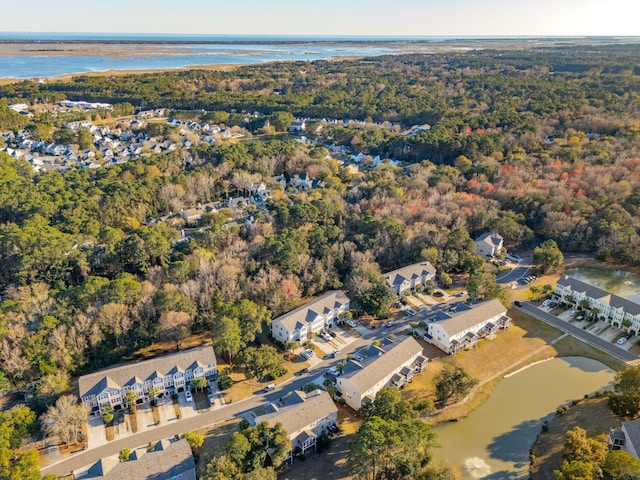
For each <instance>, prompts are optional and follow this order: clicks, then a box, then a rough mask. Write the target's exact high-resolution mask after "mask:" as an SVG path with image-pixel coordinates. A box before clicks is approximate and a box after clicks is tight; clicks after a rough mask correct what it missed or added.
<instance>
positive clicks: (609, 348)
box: [514, 303, 638, 363]
mask: <svg viewBox="0 0 640 480" xmlns="http://www.w3.org/2000/svg"><path fill="white" fill-rule="evenodd" d="M514 308H519V309H520V310H522V311H524V312H526V313H528V314H529V315H531V316H532V317H534V318H537V319H538V320H541V321H543V322H545V323H548V324H549V325H552V326H554V327H556V328H557V329H558V330H562V331H563V332H565V333H568V334H570V335H571V336H573V337H575V338H577V339H578V340H581V341H583V342H584V343H587V344H589V345H591V346H593V347H595V348H597V349H598V350H602V351H603V352H605V353H608V354H609V355H611V356H612V357H615V358H618V359H620V360H622V361H623V362H627V363H636V362H637V361H638V356H637V355H634V354H632V353H629V352H628V351H626V350H625V349H623V348H619V347H618V346H617V345H614V344H612V343H611V342H608V341H606V340H603V339H602V338H600V337H598V336H596V335H593V334H591V333H589V332H587V331H585V330H583V329H582V328H578V327H576V326H575V325H572V324H570V323H568V322H565V321H564V320H560V319H559V318H558V317H556V316H555V315H551V314H550V313H548V312H545V311H544V310H541V309H539V308H538V307H535V306H533V305H531V304H529V303H523V304H522V306H521V307H514Z"/></svg>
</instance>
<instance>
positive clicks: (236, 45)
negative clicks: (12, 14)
mask: <svg viewBox="0 0 640 480" xmlns="http://www.w3.org/2000/svg"><path fill="white" fill-rule="evenodd" d="M448 40H454V37H378V36H358V37H356V36H353V37H345V36H322V37H320V36H265V35H153V34H90V33H16V32H0V78H18V79H20V78H47V77H54V76H58V75H67V74H81V73H87V72H103V71H110V70H160V69H172V68H181V67H191V66H193V67H197V66H202V65H216V64H218V65H221V64H236V65H237V64H252V63H262V62H272V61H282V60H294V61H298V60H310V61H312V60H321V59H329V58H337V57H349V56H376V55H386V54H393V53H409V52H421V51H422V52H424V51H427V50H428V49H429V47H428V46H429V44H431V43H432V42H436V41H437V42H443V41H445V42H446V41H448ZM12 42H17V43H19V46H18V47H17V48H16V47H15V46H11V50H10V51H9V50H8V48H9V46H8V45H7V44H9V43H12ZM20 42H24V43H20ZM29 42H30V43H29ZM48 42H51V43H48ZM64 42H72V43H64ZM74 42H76V43H74ZM79 42H91V43H92V45H91V47H90V50H91V52H90V53H88V54H86V53H77V52H74V50H78V49H80V48H84V49H85V50H86V46H82V45H80V44H79ZM118 42H124V43H118ZM136 42H138V43H136ZM3 44H5V46H3ZM462 49H466V48H462ZM47 50H51V52H47Z"/></svg>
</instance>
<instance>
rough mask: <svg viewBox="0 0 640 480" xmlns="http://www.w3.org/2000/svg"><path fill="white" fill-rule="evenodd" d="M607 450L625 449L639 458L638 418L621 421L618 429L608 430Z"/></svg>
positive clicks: (639, 435)
mask: <svg viewBox="0 0 640 480" xmlns="http://www.w3.org/2000/svg"><path fill="white" fill-rule="evenodd" d="M609 450H625V451H627V452H629V453H630V454H631V455H633V456H634V457H636V458H640V457H639V456H638V453H640V419H637V420H631V421H630V422H622V427H621V428H620V430H616V429H614V428H612V429H611V430H610V431H609Z"/></svg>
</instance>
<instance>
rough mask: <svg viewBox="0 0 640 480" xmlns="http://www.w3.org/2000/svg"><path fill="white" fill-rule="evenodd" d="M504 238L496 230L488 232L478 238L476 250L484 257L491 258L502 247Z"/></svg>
mask: <svg viewBox="0 0 640 480" xmlns="http://www.w3.org/2000/svg"><path fill="white" fill-rule="evenodd" d="M503 243H504V239H503V238H502V236H501V235H499V234H497V233H496V232H486V233H483V234H482V235H480V236H479V237H478V238H476V252H477V253H478V255H480V256H481V257H482V258H491V257H494V256H495V255H496V253H498V252H499V251H500V250H501V249H502V245H503Z"/></svg>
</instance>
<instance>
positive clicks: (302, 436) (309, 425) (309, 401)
mask: <svg viewBox="0 0 640 480" xmlns="http://www.w3.org/2000/svg"><path fill="white" fill-rule="evenodd" d="M247 421H248V422H249V423H250V424H251V425H258V424H259V423H261V422H267V423H268V424H269V425H270V426H272V427H273V426H275V425H276V424H277V423H280V424H281V425H282V428H284V430H285V431H286V432H287V434H288V435H289V440H290V441H291V450H290V451H289V455H288V456H287V458H286V460H290V459H292V458H293V457H292V453H293V452H294V451H295V449H296V448H297V447H299V448H300V450H302V453H304V452H306V451H307V450H309V449H310V448H315V446H316V443H317V438H318V437H319V436H320V435H321V434H322V432H323V431H328V427H330V426H332V425H336V424H337V422H338V408H337V407H336V405H335V403H333V400H331V396H330V395H329V394H328V393H327V392H325V391H324V390H313V391H312V392H309V393H304V392H301V391H297V390H295V391H293V392H289V393H287V394H286V395H284V396H282V397H281V398H280V399H279V400H278V401H277V402H274V403H270V404H268V405H263V406H261V407H258V408H256V409H255V410H253V411H251V412H249V414H248V415H247Z"/></svg>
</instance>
